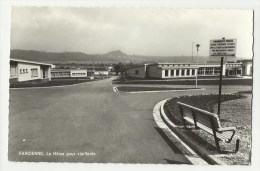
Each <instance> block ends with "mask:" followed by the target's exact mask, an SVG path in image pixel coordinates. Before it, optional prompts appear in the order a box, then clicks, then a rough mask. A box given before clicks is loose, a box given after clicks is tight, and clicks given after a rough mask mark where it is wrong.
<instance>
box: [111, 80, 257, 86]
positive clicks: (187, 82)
mask: <svg viewBox="0 0 260 171" xmlns="http://www.w3.org/2000/svg"><path fill="white" fill-rule="evenodd" d="M252 83H253V82H252V79H230V80H228V79H224V80H222V85H252ZM114 84H164V85H195V79H194V80H168V81H166V80H151V81H147V80H136V81H134V80H133V81H127V80H120V81H116V80H115V81H114ZM198 85H219V80H212V79H209V80H198Z"/></svg>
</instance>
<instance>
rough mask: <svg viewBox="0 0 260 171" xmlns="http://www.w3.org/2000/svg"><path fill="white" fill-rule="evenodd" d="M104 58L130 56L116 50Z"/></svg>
mask: <svg viewBox="0 0 260 171" xmlns="http://www.w3.org/2000/svg"><path fill="white" fill-rule="evenodd" d="M104 56H110V57H127V56H128V55H127V54H125V53H124V52H122V51H121V50H115V51H111V52H108V53H106V54H104Z"/></svg>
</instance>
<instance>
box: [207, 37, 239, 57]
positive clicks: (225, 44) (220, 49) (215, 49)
mask: <svg viewBox="0 0 260 171" xmlns="http://www.w3.org/2000/svg"><path fill="white" fill-rule="evenodd" d="M236 46H237V39H218V40H210V46H209V56H210V57H236Z"/></svg>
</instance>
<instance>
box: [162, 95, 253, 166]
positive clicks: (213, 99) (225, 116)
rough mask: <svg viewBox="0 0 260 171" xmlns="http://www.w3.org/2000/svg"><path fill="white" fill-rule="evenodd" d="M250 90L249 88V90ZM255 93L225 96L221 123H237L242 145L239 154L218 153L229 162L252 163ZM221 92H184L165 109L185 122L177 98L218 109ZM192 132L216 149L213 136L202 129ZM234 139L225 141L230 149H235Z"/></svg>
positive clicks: (174, 118) (204, 107) (198, 105)
mask: <svg viewBox="0 0 260 171" xmlns="http://www.w3.org/2000/svg"><path fill="white" fill-rule="evenodd" d="M246 93H248V92H246ZM251 98H252V95H251V94H243V95H241V94H240V93H237V94H231V95H223V96H222V100H221V101H222V104H221V115H220V123H221V125H222V126H223V127H227V126H236V127H237V131H236V136H238V137H239V139H240V140H241V141H240V148H239V151H238V152H237V153H236V154H225V155H223V154H221V155H216V156H217V157H219V158H221V160H223V161H224V162H226V163H227V164H240V165H241V164H242V165H246V164H249V163H250V153H251V115H252V113H251V112H252V111H251ZM217 99H218V95H197V96H182V97H179V98H173V99H171V100H169V101H168V102H167V103H166V104H165V106H164V109H165V112H166V114H167V115H168V117H169V119H170V120H171V121H172V122H174V123H175V124H176V125H183V124H182V120H181V115H180V112H179V106H178V105H177V104H176V102H178V101H179V102H183V103H187V104H189V105H192V106H195V107H198V108H201V109H204V110H207V111H210V112H213V113H217V105H216V104H217ZM188 134H189V135H190V136H192V137H194V140H195V141H198V142H199V143H200V144H203V145H204V146H205V148H206V149H213V148H214V149H215V148H216V147H215V142H214V139H213V136H211V135H210V136H209V135H208V134H207V133H205V132H204V131H202V130H193V129H192V130H191V131H189V132H188ZM234 143H235V142H234V141H233V142H232V143H230V144H227V143H225V144H223V145H224V146H223V147H225V148H226V149H234Z"/></svg>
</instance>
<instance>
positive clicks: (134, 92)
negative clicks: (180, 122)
mask: <svg viewBox="0 0 260 171" xmlns="http://www.w3.org/2000/svg"><path fill="white" fill-rule="evenodd" d="M117 87H119V86H116V87H113V90H114V92H118V93H128V94H138V93H165V92H166V93H167V92H176V91H199V90H205V89H204V88H198V89H195V88H194V89H183V90H154V91H129V92H126V91H119V90H118V88H117Z"/></svg>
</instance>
